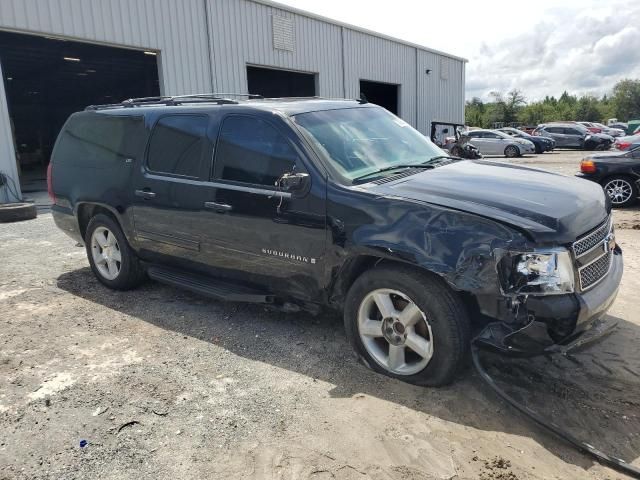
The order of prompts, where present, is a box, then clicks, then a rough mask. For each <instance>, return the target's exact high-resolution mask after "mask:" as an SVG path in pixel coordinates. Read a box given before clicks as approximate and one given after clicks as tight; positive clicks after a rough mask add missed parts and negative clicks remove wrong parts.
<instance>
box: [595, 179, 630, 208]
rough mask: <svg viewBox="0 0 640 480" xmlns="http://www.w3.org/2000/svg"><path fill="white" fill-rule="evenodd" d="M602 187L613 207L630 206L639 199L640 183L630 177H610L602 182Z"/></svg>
mask: <svg viewBox="0 0 640 480" xmlns="http://www.w3.org/2000/svg"><path fill="white" fill-rule="evenodd" d="M602 188H603V189H604V193H605V194H606V195H607V196H608V197H609V198H610V199H611V206H612V207H613V208H625V207H629V206H631V205H633V204H634V203H636V201H637V199H638V184H637V183H636V182H634V181H633V180H632V179H630V178H629V177H625V176H615V177H609V178H607V179H606V180H605V181H603V182H602Z"/></svg>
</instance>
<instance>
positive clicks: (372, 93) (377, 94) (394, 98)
mask: <svg viewBox="0 0 640 480" xmlns="http://www.w3.org/2000/svg"><path fill="white" fill-rule="evenodd" d="M398 89H399V85H395V84H393V83H382V82H371V81H369V80H360V94H361V95H362V94H364V95H365V97H366V98H367V101H369V102H371V103H375V104H376V105H380V106H381V107H384V108H386V109H387V110H389V111H390V112H391V113H393V114H395V115H398V97H399V95H398Z"/></svg>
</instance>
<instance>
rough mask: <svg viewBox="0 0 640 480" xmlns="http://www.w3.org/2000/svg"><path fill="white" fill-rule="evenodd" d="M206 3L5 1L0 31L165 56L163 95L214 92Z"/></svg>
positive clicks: (0, 10)
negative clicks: (31, 34)
mask: <svg viewBox="0 0 640 480" xmlns="http://www.w3.org/2000/svg"><path fill="white" fill-rule="evenodd" d="M204 10H205V8H204V2H203V1H202V0H180V1H176V0H0V28H4V29H11V30H22V31H28V32H34V33H45V34H50V35H60V36H64V37H71V38H76V39H79V40H85V41H87V40H88V41H93V42H101V43H108V44H112V45H116V46H118V45H120V46H128V47H137V48H147V49H154V50H160V51H161V59H160V61H161V70H162V79H161V84H162V85H163V87H164V88H163V90H164V92H176V93H198V92H206V91H209V90H210V89H211V79H210V73H209V72H210V71H209V60H208V59H209V55H208V46H207V29H206V25H205V12H204Z"/></svg>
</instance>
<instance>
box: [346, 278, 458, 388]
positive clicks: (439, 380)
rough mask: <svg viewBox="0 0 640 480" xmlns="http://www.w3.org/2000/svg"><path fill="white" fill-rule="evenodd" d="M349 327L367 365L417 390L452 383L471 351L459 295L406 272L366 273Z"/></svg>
mask: <svg viewBox="0 0 640 480" xmlns="http://www.w3.org/2000/svg"><path fill="white" fill-rule="evenodd" d="M379 305H382V308H381V307H379ZM383 310H384V311H383ZM344 324H345V330H346V333H347V338H348V339H349V342H350V343H351V345H352V347H353V349H354V350H355V352H356V354H357V356H358V357H359V359H360V360H362V361H363V363H364V364H365V365H367V366H368V367H369V368H371V369H373V370H374V371H376V372H378V373H382V374H384V375H388V376H390V377H393V378H397V379H399V380H403V381H405V382H409V383H413V384H416V385H426V386H432V387H436V386H441V385H446V384H448V383H450V382H451V381H452V380H453V378H454V376H455V374H456V372H457V371H458V370H459V369H460V367H461V365H462V363H463V361H464V358H465V354H466V352H467V350H468V347H469V338H470V326H469V319H468V316H467V312H466V310H465V308H464V305H463V304H462V302H461V300H460V299H459V298H458V296H457V295H456V294H455V292H453V291H452V290H451V289H450V288H449V287H448V286H447V285H446V284H445V283H444V282H443V281H442V280H441V279H440V278H438V277H434V276H431V275H430V274H428V273H422V272H417V271H415V270H413V269H411V268H408V267H404V266H392V267H379V268H374V269H372V270H368V271H366V272H365V273H363V274H362V275H361V276H360V277H359V278H358V279H357V280H356V281H355V282H354V284H353V285H352V286H351V288H350V289H349V292H348V293H347V297H346V301H345V307H344ZM399 324H402V325H399ZM400 351H402V352H401V353H400ZM398 358H400V360H398Z"/></svg>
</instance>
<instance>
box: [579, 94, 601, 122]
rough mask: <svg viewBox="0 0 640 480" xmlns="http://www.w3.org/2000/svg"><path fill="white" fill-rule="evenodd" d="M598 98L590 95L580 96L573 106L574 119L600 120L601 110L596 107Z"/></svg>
mask: <svg viewBox="0 0 640 480" xmlns="http://www.w3.org/2000/svg"><path fill="white" fill-rule="evenodd" d="M599 103H600V102H599V100H598V99H597V98H595V97H591V96H586V95H585V96H583V97H580V99H579V100H578V103H577V104H576V106H575V118H576V120H582V121H585V122H600V121H601V120H602V112H601V110H600V109H599V108H598V107H599Z"/></svg>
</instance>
